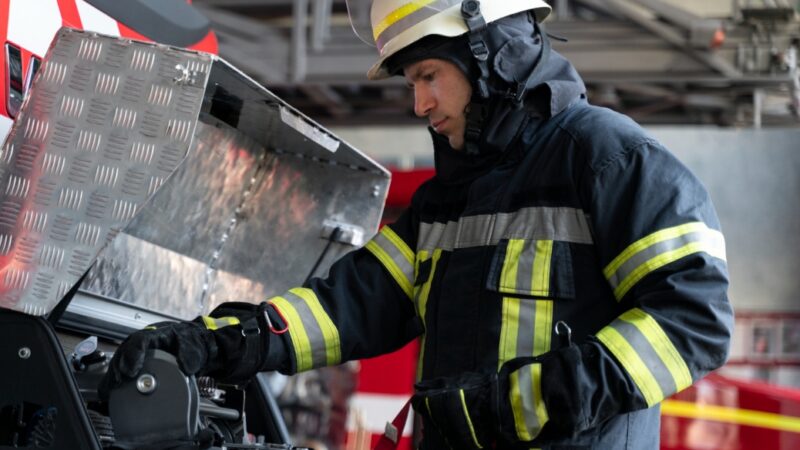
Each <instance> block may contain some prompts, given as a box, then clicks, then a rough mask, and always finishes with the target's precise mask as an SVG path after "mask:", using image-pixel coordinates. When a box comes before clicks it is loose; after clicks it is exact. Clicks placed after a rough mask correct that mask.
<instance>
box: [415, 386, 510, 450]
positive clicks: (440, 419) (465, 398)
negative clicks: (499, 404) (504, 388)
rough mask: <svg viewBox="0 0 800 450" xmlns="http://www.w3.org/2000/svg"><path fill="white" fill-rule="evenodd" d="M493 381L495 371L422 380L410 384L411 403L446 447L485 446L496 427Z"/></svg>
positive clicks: (470, 447)
mask: <svg viewBox="0 0 800 450" xmlns="http://www.w3.org/2000/svg"><path fill="white" fill-rule="evenodd" d="M497 381H498V378H497V375H495V374H477V373H466V374H463V375H461V376H459V377H455V378H435V379H432V380H426V381H423V382H420V383H417V384H416V385H415V386H414V387H415V394H414V396H413V397H412V398H411V404H412V405H413V406H414V410H415V411H416V412H417V413H418V414H420V415H421V416H422V417H423V418H424V419H427V420H426V422H427V423H428V424H429V425H433V427H434V428H435V431H436V432H439V433H440V434H441V435H442V437H443V438H444V440H445V441H446V442H447V444H448V445H449V446H450V448H452V449H454V450H455V449H458V450H460V449H481V448H483V449H489V448H491V447H492V443H493V442H494V440H495V430H496V429H497V425H496V423H497V420H496V416H495V414H494V408H493V407H492V405H493V403H494V402H495V401H496V398H497ZM431 431H433V430H430V431H429V430H425V432H431Z"/></svg>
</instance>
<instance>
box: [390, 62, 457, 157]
mask: <svg viewBox="0 0 800 450" xmlns="http://www.w3.org/2000/svg"><path fill="white" fill-rule="evenodd" d="M403 76H404V77H405V79H406V82H407V83H408V85H409V87H410V88H412V89H414V113H415V114H416V115H417V116H419V117H427V118H428V122H429V123H430V125H431V127H433V129H434V130H436V132H437V133H439V134H441V135H443V136H445V137H446V138H447V139H448V140H449V141H450V146H451V147H453V148H454V149H456V150H461V149H462V148H464V130H465V129H466V125H467V118H466V114H465V112H464V110H465V109H466V107H467V105H468V104H469V100H470V98H471V97H472V85H471V84H470V82H469V80H468V79H467V77H466V76H465V75H464V73H463V72H461V70H459V69H458V67H456V65H455V64H453V63H451V62H449V61H445V60H442V59H424V60H422V61H419V62H416V63H414V64H409V65H408V66H406V67H405V68H404V69H403Z"/></svg>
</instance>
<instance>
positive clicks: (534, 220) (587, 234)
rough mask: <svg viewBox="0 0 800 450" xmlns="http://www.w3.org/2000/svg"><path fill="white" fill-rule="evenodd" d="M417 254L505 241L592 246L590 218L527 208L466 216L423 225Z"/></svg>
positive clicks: (568, 211) (569, 210)
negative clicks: (518, 240)
mask: <svg viewBox="0 0 800 450" xmlns="http://www.w3.org/2000/svg"><path fill="white" fill-rule="evenodd" d="M419 227H420V228H419V240H418V245H417V251H421V250H427V251H433V250H434V249H436V248H441V249H443V250H446V251H453V250H455V249H460V248H471V247H481V246H488V245H497V244H498V243H499V242H500V240H501V239H537V240H553V241H564V242H573V243H576V244H592V243H593V242H594V241H593V240H592V233H591V231H590V228H589V222H588V221H587V220H586V215H585V214H584V212H583V211H582V210H580V209H575V208H545V207H532V208H523V209H520V210H519V211H517V212H513V213H499V214H486V215H479V216H467V217H462V218H461V219H459V220H458V222H447V223H446V224H445V223H441V222H434V223H425V222H422V223H420V226H419Z"/></svg>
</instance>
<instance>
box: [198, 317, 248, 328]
mask: <svg viewBox="0 0 800 450" xmlns="http://www.w3.org/2000/svg"><path fill="white" fill-rule="evenodd" d="M203 324H205V326H206V328H208V329H209V330H211V331H214V330H218V329H220V328H225V327H228V326H231V325H239V319H238V318H236V317H209V316H203Z"/></svg>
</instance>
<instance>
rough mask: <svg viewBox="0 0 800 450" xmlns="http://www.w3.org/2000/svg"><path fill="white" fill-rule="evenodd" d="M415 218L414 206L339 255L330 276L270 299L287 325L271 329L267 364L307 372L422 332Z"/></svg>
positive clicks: (392, 347) (383, 348)
mask: <svg viewBox="0 0 800 450" xmlns="http://www.w3.org/2000/svg"><path fill="white" fill-rule="evenodd" d="M413 222H414V219H413V217H412V213H411V212H410V211H407V212H406V213H405V214H403V215H402V216H401V217H400V219H398V221H397V222H395V223H393V224H391V225H386V226H384V227H383V228H382V229H381V231H380V232H379V233H378V234H377V235H375V237H373V238H372V240H370V241H369V242H368V243H367V244H366V245H365V246H364V247H363V248H361V249H359V250H356V251H353V252H351V253H349V254H347V255H345V256H343V257H342V258H341V259H339V260H338V261H337V262H336V263H334V264H333V266H331V269H330V271H329V273H328V276H327V277H326V278H314V279H311V280H310V281H309V283H308V284H307V286H304V287H298V288H294V289H290V290H289V291H287V292H285V293H284V294H281V295H279V296H276V297H273V298H271V299H269V303H270V304H271V305H272V307H273V308H274V310H275V312H277V313H278V315H279V316H280V317H279V319H278V320H277V321H279V322H282V324H281V325H285V326H286V327H287V328H288V331H287V332H286V333H285V334H283V335H274V334H273V335H272V336H271V343H270V350H269V356H268V360H269V363H268V365H269V366H270V367H273V368H275V369H276V370H279V371H281V372H283V373H287V374H291V373H296V372H302V371H306V370H310V369H314V368H318V367H322V366H330V365H335V364H339V363H341V362H345V361H348V360H352V359H360V358H367V357H371V356H375V355H379V354H383V353H388V352H390V351H393V350H395V349H397V348H400V347H401V346H403V345H404V344H405V343H407V342H409V341H410V340H411V339H413V338H414V337H416V336H417V335H418V334H420V332H421V328H420V325H419V321H418V319H417V318H416V315H415V312H414V305H413V302H412V299H411V291H412V286H413V282H414V253H413V250H412V249H413V248H415V247H416V244H415V232H414V230H415V228H414V226H413ZM271 316H276V314H272V315H271Z"/></svg>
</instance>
